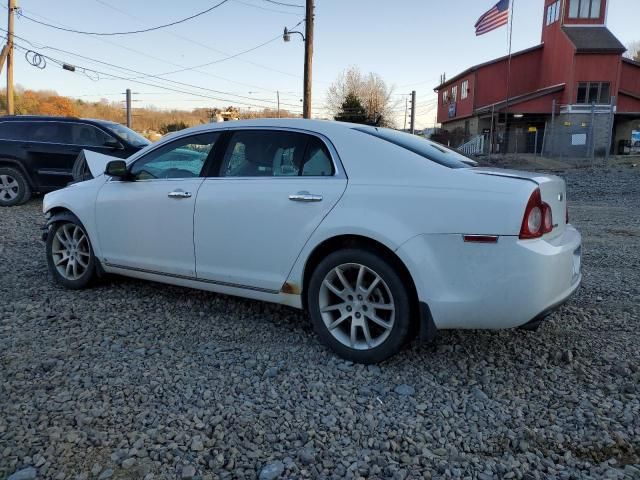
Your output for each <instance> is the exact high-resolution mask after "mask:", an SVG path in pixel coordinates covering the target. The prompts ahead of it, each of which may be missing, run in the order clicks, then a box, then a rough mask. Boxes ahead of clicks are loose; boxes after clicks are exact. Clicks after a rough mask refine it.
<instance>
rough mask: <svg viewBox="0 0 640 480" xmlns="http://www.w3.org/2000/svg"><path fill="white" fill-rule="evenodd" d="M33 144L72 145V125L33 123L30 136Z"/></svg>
mask: <svg viewBox="0 0 640 480" xmlns="http://www.w3.org/2000/svg"><path fill="white" fill-rule="evenodd" d="M29 140H30V141H32V142H43V143H66V144H70V143H71V124H70V123H63V122H33V124H32V127H31V131H30V134H29Z"/></svg>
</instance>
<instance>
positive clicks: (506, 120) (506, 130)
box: [504, 0, 517, 154]
mask: <svg viewBox="0 0 640 480" xmlns="http://www.w3.org/2000/svg"><path fill="white" fill-rule="evenodd" d="M515 3H516V0H510V5H509V8H510V9H511V12H510V13H511V15H510V20H509V62H508V67H507V98H506V103H505V107H504V109H505V114H504V135H505V152H504V153H505V154H507V153H509V140H510V138H509V128H508V127H509V98H510V97H511V45H512V40H513V11H514V10H515ZM516 153H517V152H516Z"/></svg>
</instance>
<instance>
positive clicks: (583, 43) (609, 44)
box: [562, 26, 627, 53]
mask: <svg viewBox="0 0 640 480" xmlns="http://www.w3.org/2000/svg"><path fill="white" fill-rule="evenodd" d="M562 31H563V32H564V33H565V35H566V36H567V37H568V38H569V40H570V41H571V43H573V45H574V46H575V47H576V51H577V52H578V53H624V52H626V51H627V49H626V47H625V46H624V45H623V44H622V43H620V40H618V39H617V38H616V36H615V35H614V34H613V33H611V31H610V30H609V29H608V28H607V27H591V26H589V27H567V26H565V27H562Z"/></svg>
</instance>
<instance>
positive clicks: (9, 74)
mask: <svg viewBox="0 0 640 480" xmlns="http://www.w3.org/2000/svg"><path fill="white" fill-rule="evenodd" d="M15 8H16V0H9V22H8V28H7V47H8V51H7V114H8V115H13V114H14V113H15V112H14V104H13V19H14V11H15Z"/></svg>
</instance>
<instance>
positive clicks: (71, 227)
mask: <svg viewBox="0 0 640 480" xmlns="http://www.w3.org/2000/svg"><path fill="white" fill-rule="evenodd" d="M51 247H52V248H51V255H52V257H53V264H54V266H55V267H56V269H57V270H58V273H59V274H60V275H61V276H62V277H63V278H65V279H67V280H78V279H79V278H82V276H83V275H84V274H85V273H86V271H87V269H88V268H89V262H90V259H91V248H90V246H89V239H88V238H87V235H86V234H85V232H84V230H82V228H81V227H80V226H78V225H76V224H74V223H65V224H63V225H62V226H61V227H60V228H58V229H57V231H56V233H55V236H54V238H53V243H52V245H51Z"/></svg>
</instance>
